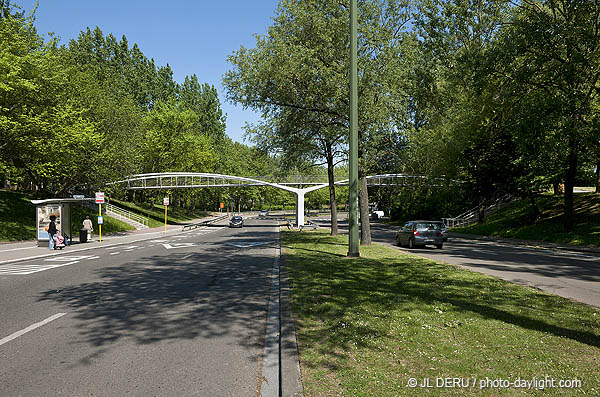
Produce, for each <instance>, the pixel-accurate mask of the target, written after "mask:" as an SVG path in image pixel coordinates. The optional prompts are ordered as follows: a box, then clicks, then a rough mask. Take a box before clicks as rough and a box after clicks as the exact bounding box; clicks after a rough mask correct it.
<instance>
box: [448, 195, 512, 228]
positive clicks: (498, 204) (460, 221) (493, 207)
mask: <svg viewBox="0 0 600 397" xmlns="http://www.w3.org/2000/svg"><path fill="white" fill-rule="evenodd" d="M514 199H515V197H514V196H512V195H510V194H506V195H504V196H502V197H499V198H497V199H496V200H495V201H494V202H493V203H492V204H490V205H488V206H487V207H485V208H484V212H485V214H486V215H489V214H493V213H494V212H496V211H497V210H499V209H500V208H502V207H504V206H505V205H506V204H508V203H510V202H511V201H513V200H514ZM442 221H443V222H444V223H445V224H446V226H447V227H461V226H469V225H472V224H474V223H477V222H478V221H479V207H475V208H472V209H470V210H468V211H466V212H463V213H462V214H460V215H458V216H455V217H454V218H442Z"/></svg>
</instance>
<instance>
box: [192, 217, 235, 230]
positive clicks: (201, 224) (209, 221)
mask: <svg viewBox="0 0 600 397" xmlns="http://www.w3.org/2000/svg"><path fill="white" fill-rule="evenodd" d="M225 218H227V215H222V216H218V217H216V218H213V219H208V220H206V221H202V222H198V223H190V224H188V225H183V226H182V228H181V231H182V232H183V231H185V229H186V228H189V230H192V229H196V228H198V227H200V226H206V225H210V224H211V223H213V222H218V221H221V220H223V219H225Z"/></svg>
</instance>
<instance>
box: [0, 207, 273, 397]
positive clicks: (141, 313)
mask: <svg viewBox="0 0 600 397" xmlns="http://www.w3.org/2000/svg"><path fill="white" fill-rule="evenodd" d="M168 236H169V237H164V238H161V237H158V238H156V239H154V240H148V241H143V242H138V243H134V244H124V245H122V246H117V247H110V248H98V249H95V250H90V251H86V252H84V253H71V254H69V252H68V251H65V252H64V254H62V255H59V256H56V257H52V258H42V259H37V260H33V261H29V262H21V263H18V264H12V265H2V266H0V302H1V305H0V318H1V319H2V321H0V385H1V391H0V394H1V395H7V396H21V395H23V396H46V395H48V396H50V395H51V396H56V395H67V396H75V395H77V396H80V395H95V396H116V395H119V396H120V395H144V396H162V395H164V396H183V395H200V396H251V395H256V392H257V387H258V384H259V381H260V378H259V377H261V363H262V353H263V348H264V338H265V324H266V323H265V321H266V317H267V308H268V301H269V291H270V280H271V278H270V277H271V275H272V271H273V264H274V255H275V252H276V248H278V246H279V243H278V238H279V234H278V228H277V222H275V221H270V220H253V219H249V220H246V227H244V228H243V229H229V228H227V227H225V226H224V225H220V226H219V225H217V226H213V227H207V228H203V229H196V230H193V231H190V232H185V233H179V234H177V235H168ZM25 273H29V274H25Z"/></svg>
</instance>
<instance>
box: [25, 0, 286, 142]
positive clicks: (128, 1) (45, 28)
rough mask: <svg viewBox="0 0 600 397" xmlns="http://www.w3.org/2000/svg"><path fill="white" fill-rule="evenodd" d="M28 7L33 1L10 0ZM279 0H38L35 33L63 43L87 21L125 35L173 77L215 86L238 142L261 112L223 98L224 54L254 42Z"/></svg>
mask: <svg viewBox="0 0 600 397" xmlns="http://www.w3.org/2000/svg"><path fill="white" fill-rule="evenodd" d="M13 2H14V3H15V4H18V5H20V6H21V7H23V8H24V9H25V10H31V9H32V7H33V5H34V4H35V0H14V1H13ZM277 4H278V0H220V1H219V0H216V1H214V0H195V1H194V0H189V1H187V0H170V1H155V0H120V1H115V0H102V1H98V0H95V1H88V0H39V7H38V9H37V12H36V23H35V25H36V28H37V29H38V33H40V34H42V35H44V36H45V37H47V33H48V32H54V34H55V35H56V36H58V37H60V39H61V43H63V44H66V43H68V42H69V40H71V39H73V38H77V35H78V34H79V32H80V31H82V30H85V29H86V28H87V27H88V26H89V27H90V28H92V29H93V28H95V27H96V26H98V27H99V28H100V29H101V30H102V31H103V32H104V35H108V34H109V33H112V34H113V35H114V36H115V37H116V38H117V39H119V40H120V39H121V37H122V36H123V35H125V36H126V37H127V40H128V42H129V45H130V46H132V45H133V43H137V44H138V46H139V47H140V49H141V50H142V52H143V53H144V55H146V57H148V58H154V60H155V62H156V64H157V65H161V66H164V65H166V64H167V63H168V64H169V65H170V66H171V68H172V69H173V73H174V75H175V80H176V81H178V82H183V79H184V78H185V76H186V75H192V74H194V73H195V74H196V75H197V76H198V79H199V80H200V82H204V83H209V84H213V85H214V86H215V87H217V89H218V90H219V96H220V99H221V103H222V106H223V111H224V112H225V113H227V135H229V136H230V137H231V138H232V139H234V140H236V141H238V142H242V139H243V138H242V134H243V131H242V127H243V126H244V124H245V123H246V122H255V121H257V120H258V119H259V116H258V115H257V114H255V113H253V112H252V111H248V110H246V111H244V110H243V109H242V108H241V106H234V105H232V104H230V103H228V102H226V100H225V93H224V91H223V87H222V85H221V77H222V76H223V74H224V73H225V72H226V71H227V70H228V69H229V64H228V63H227V60H226V59H227V56H228V55H230V54H231V53H232V52H233V51H235V50H237V49H239V48H240V45H244V46H246V47H254V45H255V39H254V36H253V35H254V34H256V33H258V34H262V33H265V32H266V30H267V28H268V26H269V25H271V24H272V19H271V18H272V17H273V16H274V15H275V10H276V8H277Z"/></svg>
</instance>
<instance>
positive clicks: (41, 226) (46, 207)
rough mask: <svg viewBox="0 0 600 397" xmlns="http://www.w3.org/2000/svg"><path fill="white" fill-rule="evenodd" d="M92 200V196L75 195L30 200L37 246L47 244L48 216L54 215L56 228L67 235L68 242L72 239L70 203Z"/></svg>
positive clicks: (80, 203)
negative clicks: (33, 213) (33, 209)
mask: <svg viewBox="0 0 600 397" xmlns="http://www.w3.org/2000/svg"><path fill="white" fill-rule="evenodd" d="M88 201H92V202H93V201H94V198H86V197H77V198H55V199H46V200H31V203H32V204H35V206H36V211H35V213H36V216H35V225H36V229H37V230H36V239H37V244H38V247H43V246H47V245H48V240H49V236H48V232H47V231H46V227H47V226H48V225H49V224H50V217H51V216H55V217H56V219H55V221H54V222H55V223H56V228H57V229H58V230H59V231H60V233H61V234H62V235H63V236H68V238H69V242H72V241H73V230H72V226H71V224H72V222H71V205H72V204H79V205H82V204H84V203H85V202H88Z"/></svg>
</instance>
